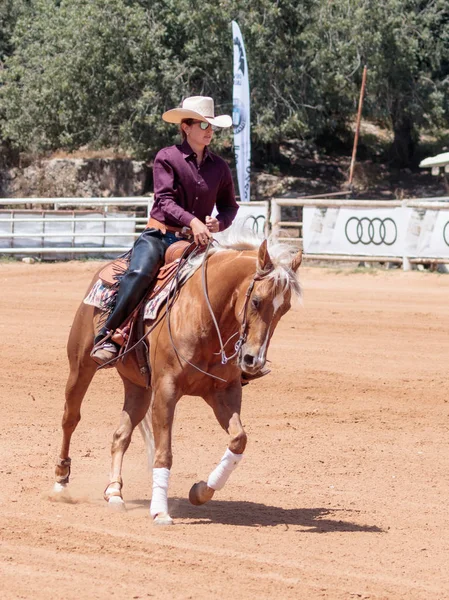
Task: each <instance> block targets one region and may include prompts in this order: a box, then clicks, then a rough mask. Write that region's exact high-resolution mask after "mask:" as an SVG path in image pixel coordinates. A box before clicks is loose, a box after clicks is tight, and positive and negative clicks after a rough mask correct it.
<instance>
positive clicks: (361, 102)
mask: <svg viewBox="0 0 449 600" xmlns="http://www.w3.org/2000/svg"><path fill="white" fill-rule="evenodd" d="M366 71H367V68H366V65H365V66H364V67H363V75H362V87H361V88H360V98H359V110H358V112H357V123H356V127H355V137H354V147H353V149H352V158H351V168H350V169H349V181H348V184H349V185H352V179H353V177H354V166H355V157H356V154H357V144H358V143H359V131H360V121H361V118H362V106H363V96H364V95H365V84H366Z"/></svg>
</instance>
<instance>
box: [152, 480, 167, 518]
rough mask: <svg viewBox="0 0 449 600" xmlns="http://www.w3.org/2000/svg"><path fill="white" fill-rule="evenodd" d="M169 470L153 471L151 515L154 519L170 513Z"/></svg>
mask: <svg viewBox="0 0 449 600" xmlns="http://www.w3.org/2000/svg"><path fill="white" fill-rule="evenodd" d="M169 479H170V470H169V469H165V468H162V469H153V495H152V496H151V507H150V514H151V516H152V517H153V518H154V517H155V516H156V515H158V514H160V513H168V504H167V496H168V480H169Z"/></svg>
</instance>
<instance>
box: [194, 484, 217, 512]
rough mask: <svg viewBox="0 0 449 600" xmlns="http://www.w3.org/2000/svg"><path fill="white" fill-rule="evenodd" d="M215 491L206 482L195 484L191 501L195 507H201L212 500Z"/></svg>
mask: <svg viewBox="0 0 449 600" xmlns="http://www.w3.org/2000/svg"><path fill="white" fill-rule="evenodd" d="M214 491H215V490H213V489H212V488H210V487H209V486H208V485H207V483H206V482H205V481H199V482H198V483H194V484H193V485H192V487H191V488H190V492H189V501H190V503H191V504H193V505H194V506H201V504H206V502H209V500H211V498H212V496H213V495H214Z"/></svg>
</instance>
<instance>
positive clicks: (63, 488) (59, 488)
mask: <svg viewBox="0 0 449 600" xmlns="http://www.w3.org/2000/svg"><path fill="white" fill-rule="evenodd" d="M53 493H55V494H64V493H67V484H66V483H59V481H55V484H54V486H53Z"/></svg>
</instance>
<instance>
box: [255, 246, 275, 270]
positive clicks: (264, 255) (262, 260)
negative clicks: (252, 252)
mask: <svg viewBox="0 0 449 600" xmlns="http://www.w3.org/2000/svg"><path fill="white" fill-rule="evenodd" d="M271 269H273V263H272V262H271V258H270V255H269V253H268V248H267V240H264V241H263V242H262V243H261V244H260V247H259V254H258V256H257V271H259V272H261V273H264V272H268V271H271Z"/></svg>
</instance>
